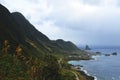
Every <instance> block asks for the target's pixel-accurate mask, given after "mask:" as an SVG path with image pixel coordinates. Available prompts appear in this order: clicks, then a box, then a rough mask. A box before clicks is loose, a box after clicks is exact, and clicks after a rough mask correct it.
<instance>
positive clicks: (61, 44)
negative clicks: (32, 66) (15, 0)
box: [0, 5, 80, 53]
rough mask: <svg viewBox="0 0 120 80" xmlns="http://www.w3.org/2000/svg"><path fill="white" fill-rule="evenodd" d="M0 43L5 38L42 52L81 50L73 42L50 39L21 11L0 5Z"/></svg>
mask: <svg viewBox="0 0 120 80" xmlns="http://www.w3.org/2000/svg"><path fill="white" fill-rule="evenodd" d="M0 30H1V31H0V36H1V37H0V44H2V43H3V42H4V40H9V42H10V43H11V44H12V45H14V46H17V45H21V46H23V47H24V46H25V47H26V49H27V50H25V51H29V49H32V50H33V51H35V50H37V51H38V52H40V53H72V52H75V51H80V49H78V48H77V47H76V46H75V45H74V44H73V43H72V42H70V41H67V42H66V41H64V40H60V39H59V40H54V41H53V40H50V39H49V38H48V37H47V36H46V35H44V34H43V33H41V32H39V31H38V30H37V29H36V28H35V27H34V26H33V25H32V24H31V23H30V22H29V21H28V20H27V19H26V18H25V17H24V16H23V15H22V14H21V13H19V12H14V13H10V12H9V10H7V9H6V8H5V7H4V6H2V5H0Z"/></svg>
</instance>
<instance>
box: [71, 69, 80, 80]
mask: <svg viewBox="0 0 120 80" xmlns="http://www.w3.org/2000/svg"><path fill="white" fill-rule="evenodd" d="M71 72H72V73H73V74H74V75H75V77H76V80H80V79H79V77H78V75H77V73H75V72H74V71H71Z"/></svg>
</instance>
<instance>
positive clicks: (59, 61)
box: [58, 58, 80, 80]
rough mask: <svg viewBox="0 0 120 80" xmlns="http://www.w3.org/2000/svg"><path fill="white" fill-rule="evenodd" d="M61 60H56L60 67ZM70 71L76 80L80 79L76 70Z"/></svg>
mask: <svg viewBox="0 0 120 80" xmlns="http://www.w3.org/2000/svg"><path fill="white" fill-rule="evenodd" d="M61 61H62V58H60V59H59V60H58V64H59V67H60V68H62V66H61ZM71 73H73V74H74V75H75V77H76V80H80V79H79V77H78V75H77V73H76V72H74V71H72V70H71Z"/></svg>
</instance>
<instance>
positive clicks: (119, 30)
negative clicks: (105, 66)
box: [0, 0, 120, 46]
mask: <svg viewBox="0 0 120 80" xmlns="http://www.w3.org/2000/svg"><path fill="white" fill-rule="evenodd" d="M0 3H1V4H3V5H5V6H6V7H7V8H8V9H9V10H10V11H11V12H14V11H19V12H21V13H22V14H23V15H24V16H25V17H26V18H27V19H28V20H29V21H30V22H31V23H32V24H33V25H34V26H35V27H36V28H37V29H38V30H39V31H41V32H42V33H44V34H46V35H47V36H48V37H49V38H50V39H64V40H69V41H72V42H74V43H75V44H77V45H84V44H88V45H108V46H109V45H110V46H112V45H113V46H119V45H120V0H0Z"/></svg>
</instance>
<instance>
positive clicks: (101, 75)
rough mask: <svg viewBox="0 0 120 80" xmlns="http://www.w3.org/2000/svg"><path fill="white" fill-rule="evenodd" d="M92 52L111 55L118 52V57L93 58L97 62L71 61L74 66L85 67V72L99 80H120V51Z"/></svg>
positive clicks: (99, 50)
mask: <svg viewBox="0 0 120 80" xmlns="http://www.w3.org/2000/svg"><path fill="white" fill-rule="evenodd" d="M90 52H101V53H102V54H106V53H107V54H111V53H113V52H117V53H118V55H116V56H115V55H110V56H104V55H101V56H93V58H95V60H86V61H85V60H80V61H70V62H69V63H70V64H73V65H83V70H86V72H87V73H88V74H89V75H91V76H95V77H96V78H97V80H120V49H93V50H92V51H90Z"/></svg>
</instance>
